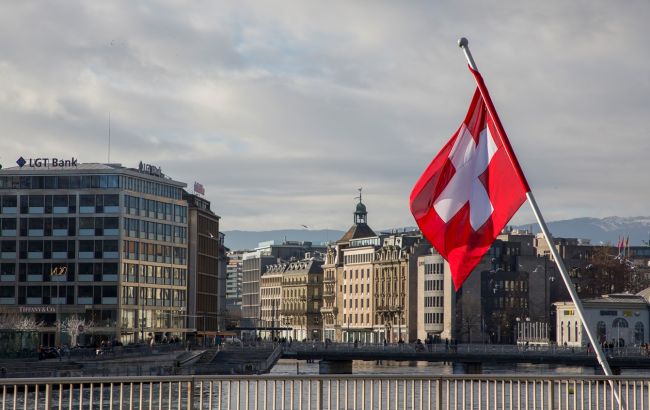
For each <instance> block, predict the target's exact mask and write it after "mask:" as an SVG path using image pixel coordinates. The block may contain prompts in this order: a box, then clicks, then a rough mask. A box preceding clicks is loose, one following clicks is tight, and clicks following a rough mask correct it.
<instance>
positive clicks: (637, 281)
mask: <svg viewBox="0 0 650 410" xmlns="http://www.w3.org/2000/svg"><path fill="white" fill-rule="evenodd" d="M590 262H591V263H590V264H588V265H586V266H585V267H582V268H574V269H572V270H571V274H572V276H573V277H574V281H575V283H576V285H577V291H578V295H579V296H580V297H581V298H594V297H600V296H602V295H607V294H612V293H625V292H628V293H637V292H639V291H641V290H642V289H645V288H647V287H648V286H649V285H650V281H649V280H648V276H647V275H646V274H644V273H643V272H642V271H641V270H640V269H639V267H636V266H634V265H633V264H631V263H630V262H629V261H627V260H625V259H624V258H620V257H615V256H612V255H609V253H608V252H607V248H606V247H601V248H596V249H595V250H594V253H593V255H592V257H591V261H590Z"/></svg>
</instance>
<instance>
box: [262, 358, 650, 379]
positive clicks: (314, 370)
mask: <svg viewBox="0 0 650 410" xmlns="http://www.w3.org/2000/svg"><path fill="white" fill-rule="evenodd" d="M297 373H298V374H309V375H315V374H318V362H314V363H305V361H298V360H291V359H280V360H279V361H278V363H276V365H275V366H274V367H273V368H272V369H271V374H278V375H295V374H297ZM352 373H353V374H358V375H367V376H372V375H378V374H408V375H413V376H444V375H454V374H464V373H463V368H462V366H457V365H456V366H454V365H453V364H444V363H435V362H396V361H382V362H381V363H377V362H370V361H360V360H359V361H354V362H353V363H352ZM483 374H485V375H490V374H494V375H497V374H504V375H505V374H510V375H520V376H524V375H557V376H570V375H577V376H589V375H595V374H596V372H595V369H594V368H593V367H582V366H562V365H549V364H528V363H500V364H485V365H483ZM599 374H602V373H599ZM649 374H650V372H649V371H648V370H647V369H622V371H621V376H632V377H634V376H648V375H649Z"/></svg>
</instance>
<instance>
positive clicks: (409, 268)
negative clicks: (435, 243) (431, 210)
mask: <svg viewBox="0 0 650 410" xmlns="http://www.w3.org/2000/svg"><path fill="white" fill-rule="evenodd" d="M430 248H431V246H430V245H429V243H428V242H427V241H425V240H424V239H423V237H422V234H421V233H419V231H418V232H403V233H392V234H389V235H387V236H385V237H383V238H382V242H381V246H380V247H379V248H378V249H377V250H376V251H375V258H374V262H373V268H374V277H373V286H374V297H373V299H374V305H373V308H374V310H373V313H374V316H375V326H374V330H375V334H377V337H378V340H379V341H383V340H386V341H387V342H388V343H391V342H392V343H395V342H399V341H400V340H402V341H404V342H411V341H415V340H416V339H417V337H416V336H417V321H418V319H417V317H418V310H417V284H418V281H417V260H418V257H419V256H420V255H422V254H424V253H427V252H428V251H429V249H430ZM434 300H435V301H436V302H437V303H439V304H440V307H442V299H434ZM425 301H426V302H429V301H431V300H429V299H425ZM420 314H421V312H420Z"/></svg>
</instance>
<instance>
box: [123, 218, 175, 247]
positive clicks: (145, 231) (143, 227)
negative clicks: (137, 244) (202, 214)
mask: <svg viewBox="0 0 650 410" xmlns="http://www.w3.org/2000/svg"><path fill="white" fill-rule="evenodd" d="M124 234H125V235H126V236H128V237H130V238H142V239H152V240H158V241H165V242H172V241H173V242H175V243H186V242H187V228H186V227H183V226H176V225H170V224H165V223H158V222H150V221H143V220H139V219H132V218H124Z"/></svg>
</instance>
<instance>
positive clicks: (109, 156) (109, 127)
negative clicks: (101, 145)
mask: <svg viewBox="0 0 650 410" xmlns="http://www.w3.org/2000/svg"><path fill="white" fill-rule="evenodd" d="M108 163H109V164H110V163H111V112H110V111H109V112H108Z"/></svg>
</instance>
